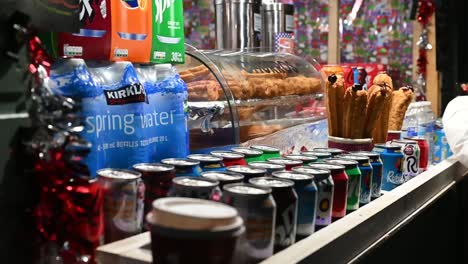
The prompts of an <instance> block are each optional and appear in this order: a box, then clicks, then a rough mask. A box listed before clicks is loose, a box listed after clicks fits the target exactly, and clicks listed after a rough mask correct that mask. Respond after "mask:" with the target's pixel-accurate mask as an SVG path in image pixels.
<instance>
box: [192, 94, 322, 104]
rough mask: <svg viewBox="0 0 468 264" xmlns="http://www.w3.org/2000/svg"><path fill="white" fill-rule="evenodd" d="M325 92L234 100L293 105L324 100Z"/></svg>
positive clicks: (241, 102)
mask: <svg viewBox="0 0 468 264" xmlns="http://www.w3.org/2000/svg"><path fill="white" fill-rule="evenodd" d="M322 99H323V94H321V93H320V94H310V95H286V96H278V97H275V98H266V99H244V100H234V103H235V104H236V105H237V107H242V106H291V105H294V104H297V103H304V102H308V101H310V100H318V101H319V100H322ZM194 102H196V103H222V104H224V105H226V106H227V105H228V102H227V101H226V100H221V101H194Z"/></svg>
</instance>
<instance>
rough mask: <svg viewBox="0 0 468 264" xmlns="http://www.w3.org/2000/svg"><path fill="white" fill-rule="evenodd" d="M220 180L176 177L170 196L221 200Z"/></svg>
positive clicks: (173, 180)
mask: <svg viewBox="0 0 468 264" xmlns="http://www.w3.org/2000/svg"><path fill="white" fill-rule="evenodd" d="M218 185H219V182H218V181H214V180H210V179H206V178H201V177H187V176H183V177H175V178H174V179H172V189H171V191H170V192H169V196H172V197H187V198H198V199H204V200H214V201H219V199H220V198H221V191H220V189H219V188H218Z"/></svg>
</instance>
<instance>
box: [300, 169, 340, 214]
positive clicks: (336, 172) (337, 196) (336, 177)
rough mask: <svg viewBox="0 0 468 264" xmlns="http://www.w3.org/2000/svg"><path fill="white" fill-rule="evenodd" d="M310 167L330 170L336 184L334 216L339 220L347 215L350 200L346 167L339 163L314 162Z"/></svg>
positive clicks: (333, 205) (333, 206)
mask: <svg viewBox="0 0 468 264" xmlns="http://www.w3.org/2000/svg"><path fill="white" fill-rule="evenodd" d="M309 167H311V168H314V169H321V170H329V171H330V173H331V177H332V179H333V183H334V185H335V187H334V192H333V204H332V218H333V220H337V219H339V218H342V217H344V216H345V215H346V206H347V200H348V181H349V179H348V175H346V172H345V167H344V166H342V165H337V164H328V163H313V164H309Z"/></svg>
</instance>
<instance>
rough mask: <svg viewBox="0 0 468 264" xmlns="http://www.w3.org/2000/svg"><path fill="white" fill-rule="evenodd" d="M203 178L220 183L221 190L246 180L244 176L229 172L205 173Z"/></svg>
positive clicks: (202, 174)
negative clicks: (228, 185)
mask: <svg viewBox="0 0 468 264" xmlns="http://www.w3.org/2000/svg"><path fill="white" fill-rule="evenodd" d="M201 177H202V178H206V179H210V180H213V181H218V182H219V188H221V189H222V188H223V186H224V185H226V184H230V183H240V182H242V181H243V180H244V175H242V174H240V173H235V172H229V171H205V172H202V173H201Z"/></svg>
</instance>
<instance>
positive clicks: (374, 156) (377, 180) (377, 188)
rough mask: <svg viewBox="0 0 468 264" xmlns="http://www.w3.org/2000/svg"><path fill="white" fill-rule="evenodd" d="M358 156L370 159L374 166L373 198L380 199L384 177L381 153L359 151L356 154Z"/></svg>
mask: <svg viewBox="0 0 468 264" xmlns="http://www.w3.org/2000/svg"><path fill="white" fill-rule="evenodd" d="M353 154H356V155H363V156H367V157H369V158H370V162H371V166H372V191H371V198H373V199H375V198H379V197H380V192H381V191H382V175H383V163H382V159H381V158H380V153H379V152H373V151H359V152H354V153H353Z"/></svg>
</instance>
